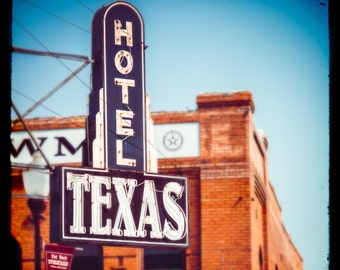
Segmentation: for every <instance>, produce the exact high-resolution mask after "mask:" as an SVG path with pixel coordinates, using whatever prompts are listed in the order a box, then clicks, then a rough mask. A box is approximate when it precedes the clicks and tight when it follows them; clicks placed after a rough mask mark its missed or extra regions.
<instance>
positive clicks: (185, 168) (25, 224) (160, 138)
mask: <svg viewBox="0 0 340 270" xmlns="http://www.w3.org/2000/svg"><path fill="white" fill-rule="evenodd" d="M196 103H197V109H196V110H194V111H174V112H154V113H151V118H152V121H153V130H154V132H153V138H152V140H151V141H150V142H149V145H148V149H149V150H150V153H151V154H150V155H151V156H152V157H153V158H151V159H150V160H151V161H152V160H155V159H156V161H157V170H158V174H165V175H174V176H176V175H177V176H178V175H181V176H186V177H187V179H188V207H189V217H188V221H189V247H188V248H186V249H174V248H169V249H168V248H162V249H157V248H136V247H129V246H127V247H125V246H123V247H117V246H94V245H84V244H79V243H73V244H72V245H74V246H76V251H75V256H74V260H73V263H72V268H71V269H81V268H82V269H105V270H114V269H121V270H123V269H193V270H197V269H212V270H213V269H219V270H220V269H233V270H235V269H236V270H241V269H242V270H245V269H247V270H249V269H252V270H292V269H294V270H302V269H303V258H302V257H301V255H300V253H299V251H298V250H297V249H296V247H295V246H294V243H293V242H292V240H291V238H290V236H289V234H288V233H287V231H286V230H285V227H284V225H283V222H282V219H281V207H280V204H279V202H278V201H277V197H276V195H275V191H274V188H273V186H272V185H271V183H270V177H269V175H268V162H269V161H268V159H267V148H268V140H267V138H266V136H265V134H264V133H263V132H262V131H261V130H257V128H256V127H255V125H254V121H253V114H254V111H255V103H254V100H253V97H252V95H251V93H250V92H249V91H241V92H233V93H209V94H201V95H198V96H197V97H196ZM85 119H86V117H85V116H79V117H71V118H39V119H28V120H26V121H25V122H26V125H27V126H28V127H29V129H30V130H31V131H32V133H33V134H35V136H36V138H37V140H38V142H39V143H40V145H41V147H42V149H43V150H44V151H45V152H46V153H47V154H48V155H49V158H50V160H51V163H52V164H53V165H60V164H67V165H75V166H80V165H81V158H82V153H81V151H82V146H83V144H82V143H83V140H84V138H85V132H84V129H85ZM67 132H73V133H67ZM77 132H79V133H77ZM65 134H70V135H65ZM77 134H78V135H77ZM67 136H69V137H67ZM72 140H74V141H72ZM50 142H51V143H50ZM12 144H13V151H12V157H11V160H12V162H17V163H24V162H26V163H27V158H28V157H30V155H31V154H32V153H33V152H34V149H35V147H34V144H32V142H31V140H30V138H29V136H28V135H27V134H26V133H25V130H24V127H23V125H22V124H21V123H16V124H15V125H14V126H13V128H12ZM151 167H152V166H151ZM12 179H13V183H12V205H11V209H12V218H11V230H12V234H13V236H14V237H15V238H16V239H17V241H18V242H19V243H20V246H21V249H22V264H23V269H34V250H33V248H32V247H33V235H34V227H33V225H32V220H31V216H30V210H29V209H28V206H27V203H26V202H27V198H26V197H25V195H24V193H25V192H24V189H23V183H22V175H21V170H20V169H18V168H13V169H12ZM49 211H50V209H49V207H47V209H46V212H45V213H44V217H45V219H44V220H42V221H41V236H42V246H43V245H44V244H46V243H49V239H50V238H49V233H50V232H49V229H50V220H49V214H50V212H49ZM43 263H44V252H42V264H43ZM84 266H86V268H84Z"/></svg>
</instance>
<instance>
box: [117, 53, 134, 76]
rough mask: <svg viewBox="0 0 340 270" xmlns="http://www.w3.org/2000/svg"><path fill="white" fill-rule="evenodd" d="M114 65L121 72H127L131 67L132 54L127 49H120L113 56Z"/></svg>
mask: <svg viewBox="0 0 340 270" xmlns="http://www.w3.org/2000/svg"><path fill="white" fill-rule="evenodd" d="M123 58H125V59H126V66H125V67H123V66H122V63H123V61H124V59H123ZM115 66H116V68H117V69H118V71H119V72H120V73H121V74H129V73H130V72H131V70H132V68H133V58H132V54H130V53H129V52H128V51H124V50H120V51H119V52H117V53H116V56H115Z"/></svg>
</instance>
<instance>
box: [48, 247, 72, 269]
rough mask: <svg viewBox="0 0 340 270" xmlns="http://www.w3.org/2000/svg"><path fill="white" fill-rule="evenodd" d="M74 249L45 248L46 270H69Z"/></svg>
mask: <svg viewBox="0 0 340 270" xmlns="http://www.w3.org/2000/svg"><path fill="white" fill-rule="evenodd" d="M73 253H74V247H70V246H56V245H46V246H45V265H46V270H56V269H58V270H70V269H71V264H72V259H73Z"/></svg>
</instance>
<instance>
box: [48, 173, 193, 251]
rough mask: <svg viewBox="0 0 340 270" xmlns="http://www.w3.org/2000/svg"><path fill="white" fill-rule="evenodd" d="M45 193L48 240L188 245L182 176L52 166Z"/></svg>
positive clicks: (139, 244)
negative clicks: (48, 213) (48, 207)
mask: <svg viewBox="0 0 340 270" xmlns="http://www.w3.org/2000/svg"><path fill="white" fill-rule="evenodd" d="M50 196H51V198H50V205H51V242H63V241H71V242H72V241H77V242H79V241H84V242H86V243H90V242H92V243H99V244H103V245H134V246H155V245H156V246H166V247H187V246H188V205H187V178H186V177H182V176H168V175H158V174H148V173H142V172H134V171H120V170H104V169H93V168H85V167H62V166H57V167H56V168H55V170H54V172H53V174H52V177H51V194H50ZM52 214H53V215H52Z"/></svg>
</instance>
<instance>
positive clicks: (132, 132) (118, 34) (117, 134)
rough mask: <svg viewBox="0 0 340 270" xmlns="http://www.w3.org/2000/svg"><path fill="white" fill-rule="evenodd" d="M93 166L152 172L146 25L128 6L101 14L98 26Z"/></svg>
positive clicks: (97, 16) (91, 107) (91, 138)
mask: <svg viewBox="0 0 340 270" xmlns="http://www.w3.org/2000/svg"><path fill="white" fill-rule="evenodd" d="M92 32H93V33H92V35H93V36H92V57H93V60H94V64H93V65H92V92H91V94H90V100H89V116H88V120H87V121H88V122H87V128H88V138H87V139H88V150H89V153H88V154H89V156H88V163H89V165H91V166H92V167H94V168H108V169H123V170H130V169H132V170H136V171H146V123H145V121H146V109H145V71H144V22H143V19H142V17H141V15H140V14H139V12H138V11H137V10H136V9H135V8H134V7H133V6H132V5H130V4H128V3H126V2H115V3H113V4H111V5H109V6H106V7H103V8H101V9H99V10H98V11H97V12H96V14H95V16H94V18H93V22H92Z"/></svg>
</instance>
